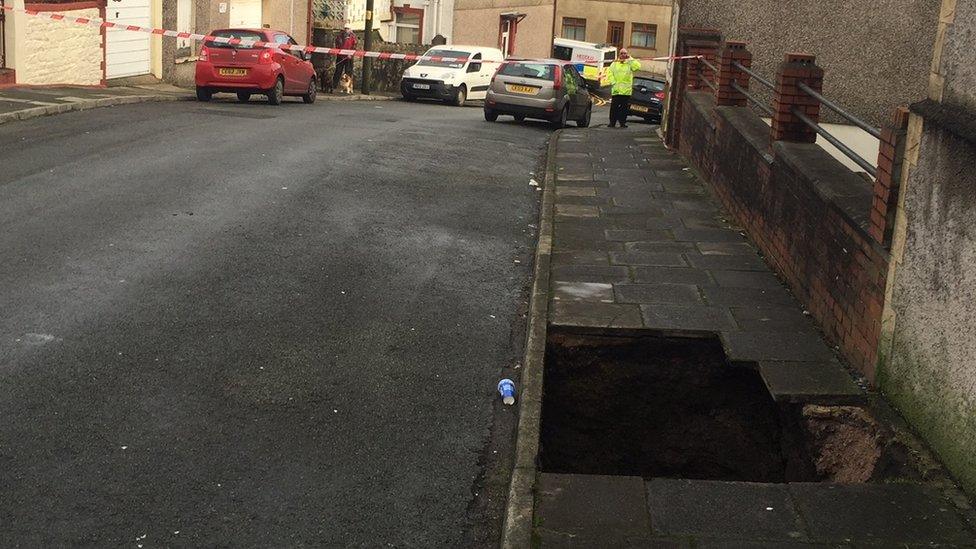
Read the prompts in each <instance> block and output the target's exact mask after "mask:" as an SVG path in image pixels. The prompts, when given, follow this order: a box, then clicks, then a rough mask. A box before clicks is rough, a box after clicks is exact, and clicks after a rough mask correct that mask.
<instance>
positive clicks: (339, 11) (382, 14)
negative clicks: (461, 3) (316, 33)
mask: <svg viewBox="0 0 976 549" xmlns="http://www.w3.org/2000/svg"><path fill="white" fill-rule="evenodd" d="M312 11H313V18H314V26H315V27H316V28H321V29H341V28H342V27H343V26H345V25H348V26H349V28H350V29H352V30H353V31H360V32H361V31H363V30H365V28H366V0H314V1H313V10H312ZM453 12H454V0H374V2H373V13H374V14H375V15H374V19H373V29H374V30H375V31H376V32H378V33H379V35H380V38H382V39H383V41H385V42H392V43H398V44H418V45H419V44H431V43H432V42H434V41H435V38H436V37H438V36H440V37H443V38H444V40H446V41H447V42H450V41H451V38H452V34H453V32H452V27H453V23H454V17H453Z"/></svg>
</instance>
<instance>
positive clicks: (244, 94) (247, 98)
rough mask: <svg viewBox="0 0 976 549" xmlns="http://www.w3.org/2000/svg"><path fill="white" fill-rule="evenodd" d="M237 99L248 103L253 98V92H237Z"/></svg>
mask: <svg viewBox="0 0 976 549" xmlns="http://www.w3.org/2000/svg"><path fill="white" fill-rule="evenodd" d="M237 100H238V101H240V102H241V103H247V102H248V101H250V100H251V94H250V93H249V92H237Z"/></svg>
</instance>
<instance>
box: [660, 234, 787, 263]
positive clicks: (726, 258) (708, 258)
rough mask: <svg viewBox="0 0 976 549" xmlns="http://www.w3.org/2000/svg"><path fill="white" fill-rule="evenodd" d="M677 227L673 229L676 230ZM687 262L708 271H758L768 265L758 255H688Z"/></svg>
mask: <svg viewBox="0 0 976 549" xmlns="http://www.w3.org/2000/svg"><path fill="white" fill-rule="evenodd" d="M677 230H678V229H675V231H677ZM688 262H689V263H690V264H691V266H692V267H695V268H696V269H705V270H708V271H717V270H718V271H760V272H769V267H767V266H766V264H765V263H764V262H763V260H762V259H760V258H759V256H747V255H701V254H698V255H689V256H688Z"/></svg>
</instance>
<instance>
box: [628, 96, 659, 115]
mask: <svg viewBox="0 0 976 549" xmlns="http://www.w3.org/2000/svg"><path fill="white" fill-rule="evenodd" d="M643 109H646V110H643ZM628 110H629V112H628V113H627V114H628V115H629V116H640V117H643V118H648V119H656V118H661V111H662V107H661V104H660V103H644V102H639V101H634V100H631V102H630V105H629V108H628Z"/></svg>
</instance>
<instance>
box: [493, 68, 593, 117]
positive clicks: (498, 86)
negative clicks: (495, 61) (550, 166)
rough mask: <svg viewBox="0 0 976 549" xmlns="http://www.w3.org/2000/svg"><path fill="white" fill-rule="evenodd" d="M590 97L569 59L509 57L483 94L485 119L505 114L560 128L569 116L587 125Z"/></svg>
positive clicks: (589, 112)
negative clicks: (535, 119) (542, 121)
mask: <svg viewBox="0 0 976 549" xmlns="http://www.w3.org/2000/svg"><path fill="white" fill-rule="evenodd" d="M592 112H593V100H592V99H591V98H590V93H589V91H587V89H586V84H585V83H584V82H583V78H582V77H581V76H580V75H579V73H578V72H577V71H576V67H575V66H574V65H572V64H571V63H567V62H565V61H559V60H541V61H538V60H509V61H506V62H505V63H504V64H502V66H501V67H499V69H498V72H496V73H495V76H494V77H493V78H492V79H491V84H490V86H489V87H488V95H487V97H486V98H485V120H487V121H489V122H494V121H495V120H498V115H500V114H507V115H511V116H514V117H515V120H519V121H521V120H524V119H526V118H538V119H542V120H548V121H549V122H550V123H551V124H552V126H553V127H554V128H557V129H558V128H562V127H564V126H565V125H566V122H567V121H568V120H573V121H575V122H576V125H577V126H579V127H581V128H585V127H587V126H589V125H590V115H591V114H592Z"/></svg>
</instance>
